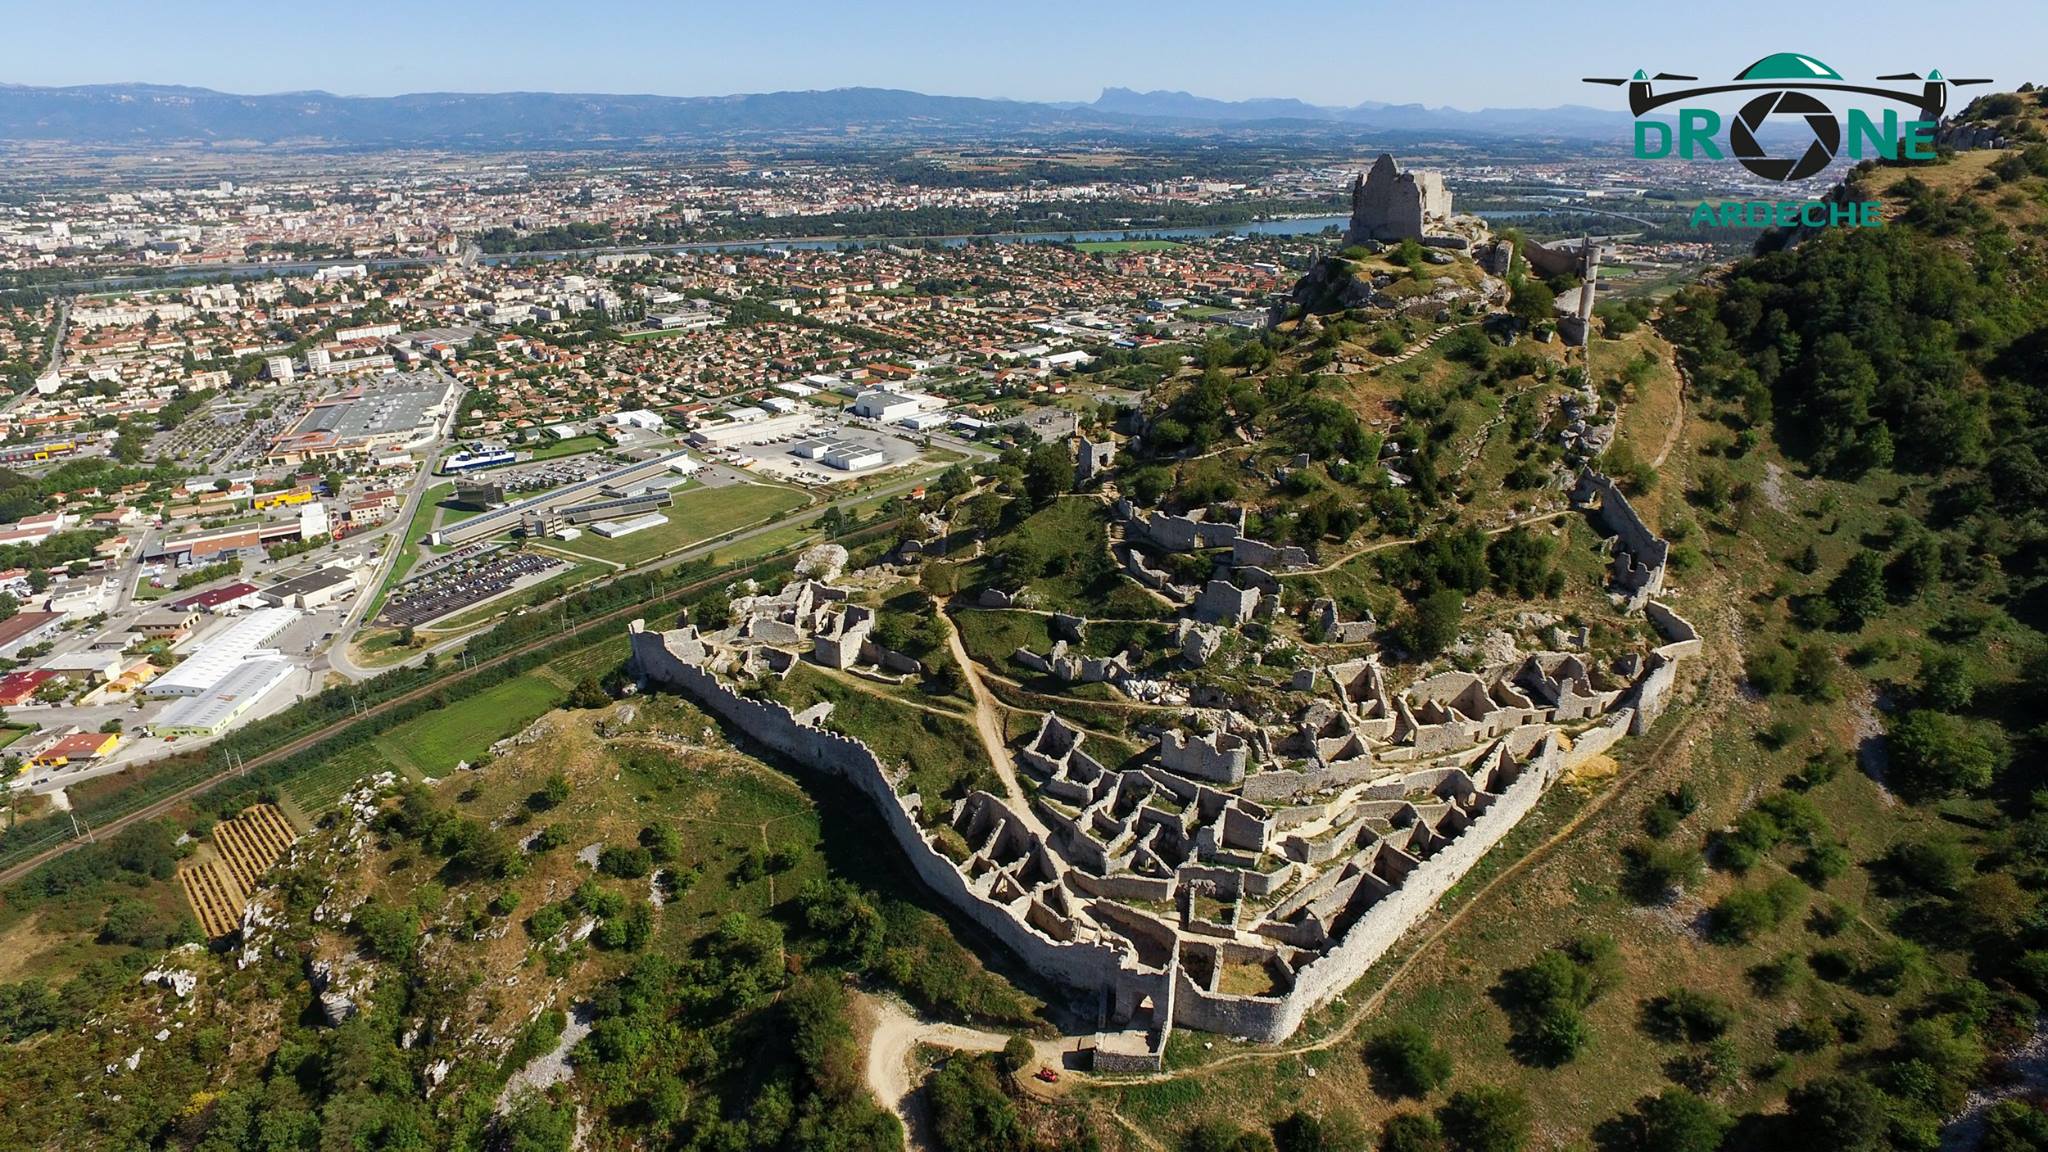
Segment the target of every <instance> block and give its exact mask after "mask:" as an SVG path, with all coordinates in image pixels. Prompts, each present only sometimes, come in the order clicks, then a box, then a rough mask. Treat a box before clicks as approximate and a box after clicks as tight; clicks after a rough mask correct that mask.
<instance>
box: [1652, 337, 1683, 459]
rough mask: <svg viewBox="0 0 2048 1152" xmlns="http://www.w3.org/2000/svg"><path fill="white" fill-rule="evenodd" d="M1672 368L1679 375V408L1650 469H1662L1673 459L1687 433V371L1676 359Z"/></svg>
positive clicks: (1672, 417) (1672, 414) (1673, 360)
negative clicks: (1680, 437)
mask: <svg viewBox="0 0 2048 1152" xmlns="http://www.w3.org/2000/svg"><path fill="white" fill-rule="evenodd" d="M1672 368H1673V370H1675V371H1676V372H1677V373H1678V406H1677V407H1676V408H1675V409H1673V411H1672V413H1671V427H1670V429H1669V430H1668V431H1666V432H1665V433H1664V446H1663V447H1661V448H1659V449H1657V458H1656V459H1654V460H1652V461H1650V467H1652V468H1662V467H1663V466H1664V461H1666V460H1668V459H1670V458H1671V450H1672V449H1674V448H1676V447H1678V437H1679V435H1680V434H1681V433H1683V432H1684V431H1685V386H1686V379H1685V369H1683V368H1680V367H1678V361H1677V359H1676V357H1674V358H1673V359H1672Z"/></svg>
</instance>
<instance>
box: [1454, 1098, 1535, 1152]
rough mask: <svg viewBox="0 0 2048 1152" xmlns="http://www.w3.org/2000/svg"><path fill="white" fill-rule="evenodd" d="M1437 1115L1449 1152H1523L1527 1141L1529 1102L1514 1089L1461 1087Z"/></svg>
mask: <svg viewBox="0 0 2048 1152" xmlns="http://www.w3.org/2000/svg"><path fill="white" fill-rule="evenodd" d="M1436 1118H1437V1123H1439V1124H1441V1125H1442V1126H1443V1130H1444V1141H1445V1143H1446V1144H1447V1145H1448V1146H1449V1147H1450V1149H1451V1152H1522V1148H1523V1147H1524V1146H1525V1145H1526V1144H1527V1143H1528V1140H1529V1105H1528V1102H1527V1101H1525V1100H1524V1099H1523V1098H1522V1094H1521V1093H1520V1092H1518V1091H1516V1090H1515V1089H1513V1088H1499V1087H1495V1086H1493V1085H1490V1084H1480V1085H1475V1086H1473V1087H1471V1088H1460V1089H1459V1090H1458V1091H1456V1092H1453V1093H1451V1098H1450V1099H1449V1100H1446V1101H1445V1102H1444V1105H1443V1107H1441V1108H1438V1109H1437V1110H1436Z"/></svg>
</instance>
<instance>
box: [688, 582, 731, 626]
mask: <svg viewBox="0 0 2048 1152" xmlns="http://www.w3.org/2000/svg"><path fill="white" fill-rule="evenodd" d="M690 615H691V617H692V619H693V620H694V621H695V623H696V625H697V630H698V631H700V632H715V631H717V630H718V629H720V628H723V627H725V626H726V625H728V624H731V623H732V597H730V596H728V595H726V592H725V589H723V588H713V589H712V590H711V591H709V592H706V593H705V594H704V595H703V596H701V597H699V598H698V599H697V603H696V604H695V605H694V606H692V608H691V609H690Z"/></svg>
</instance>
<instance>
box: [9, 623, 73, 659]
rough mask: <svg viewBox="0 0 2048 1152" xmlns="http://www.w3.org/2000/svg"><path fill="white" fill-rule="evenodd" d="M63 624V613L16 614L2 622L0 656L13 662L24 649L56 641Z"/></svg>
mask: <svg viewBox="0 0 2048 1152" xmlns="http://www.w3.org/2000/svg"><path fill="white" fill-rule="evenodd" d="M63 624H64V614H63V613H62V612H16V613H15V614H14V615H12V616H9V617H8V618H7V619H5V620H0V656H4V657H6V658H7V659H9V660H12V659H14V658H15V656H16V654H17V653H19V652H20V651H21V650H22V649H23V648H32V647H34V646H35V645H37V644H41V643H42V642H43V641H45V640H52V639H55V638H56V636H57V630H58V629H59V628H61V627H62V626H63Z"/></svg>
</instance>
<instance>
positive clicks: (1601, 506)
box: [1572, 468, 1671, 601]
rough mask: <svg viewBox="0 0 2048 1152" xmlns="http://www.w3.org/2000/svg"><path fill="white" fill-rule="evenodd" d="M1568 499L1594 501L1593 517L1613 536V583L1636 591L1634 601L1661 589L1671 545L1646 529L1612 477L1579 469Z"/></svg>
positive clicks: (1579, 501)
mask: <svg viewBox="0 0 2048 1152" xmlns="http://www.w3.org/2000/svg"><path fill="white" fill-rule="evenodd" d="M1572 499H1573V500H1574V501H1575V502H1576V503H1578V504H1580V505H1582V506H1583V505H1587V504H1591V503H1593V502H1595V501H1597V502H1598V507H1597V508H1596V509H1593V518H1594V521H1595V522H1596V523H1598V524H1599V525H1600V526H1601V528H1602V529H1603V530H1604V531H1606V532H1607V533H1608V534H1609V535H1611V536H1613V537H1614V538H1615V545H1614V584H1615V586H1616V587H1618V588H1621V589H1622V590H1624V591H1627V592H1630V593H1634V594H1636V595H1635V599H1637V600H1638V601H1641V600H1644V599H1647V598H1648V597H1650V596H1655V595H1656V594H1657V593H1659V592H1661V591H1663V590H1664V566H1665V564H1666V562H1667V561H1669V560H1670V558H1671V545H1670V543H1669V542H1667V541H1665V540H1664V539H1663V538H1661V537H1659V536H1658V535H1657V534H1656V533H1655V532H1652V531H1650V526H1649V525H1647V524H1645V523H1643V518H1642V517H1641V516H1640V515H1638V514H1637V513H1636V510H1635V508H1634V507H1633V506H1632V505H1630V504H1629V502H1628V497H1626V496H1624V495H1622V494H1621V489H1619V488H1617V487H1615V484H1614V481H1613V480H1611V479H1609V478H1608V477H1606V476H1604V475H1602V474H1600V473H1598V472H1595V471H1593V470H1592V469H1590V468H1586V469H1581V470H1580V472H1579V480H1578V486H1577V487H1576V488H1575V489H1574V490H1573V492H1572Z"/></svg>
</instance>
